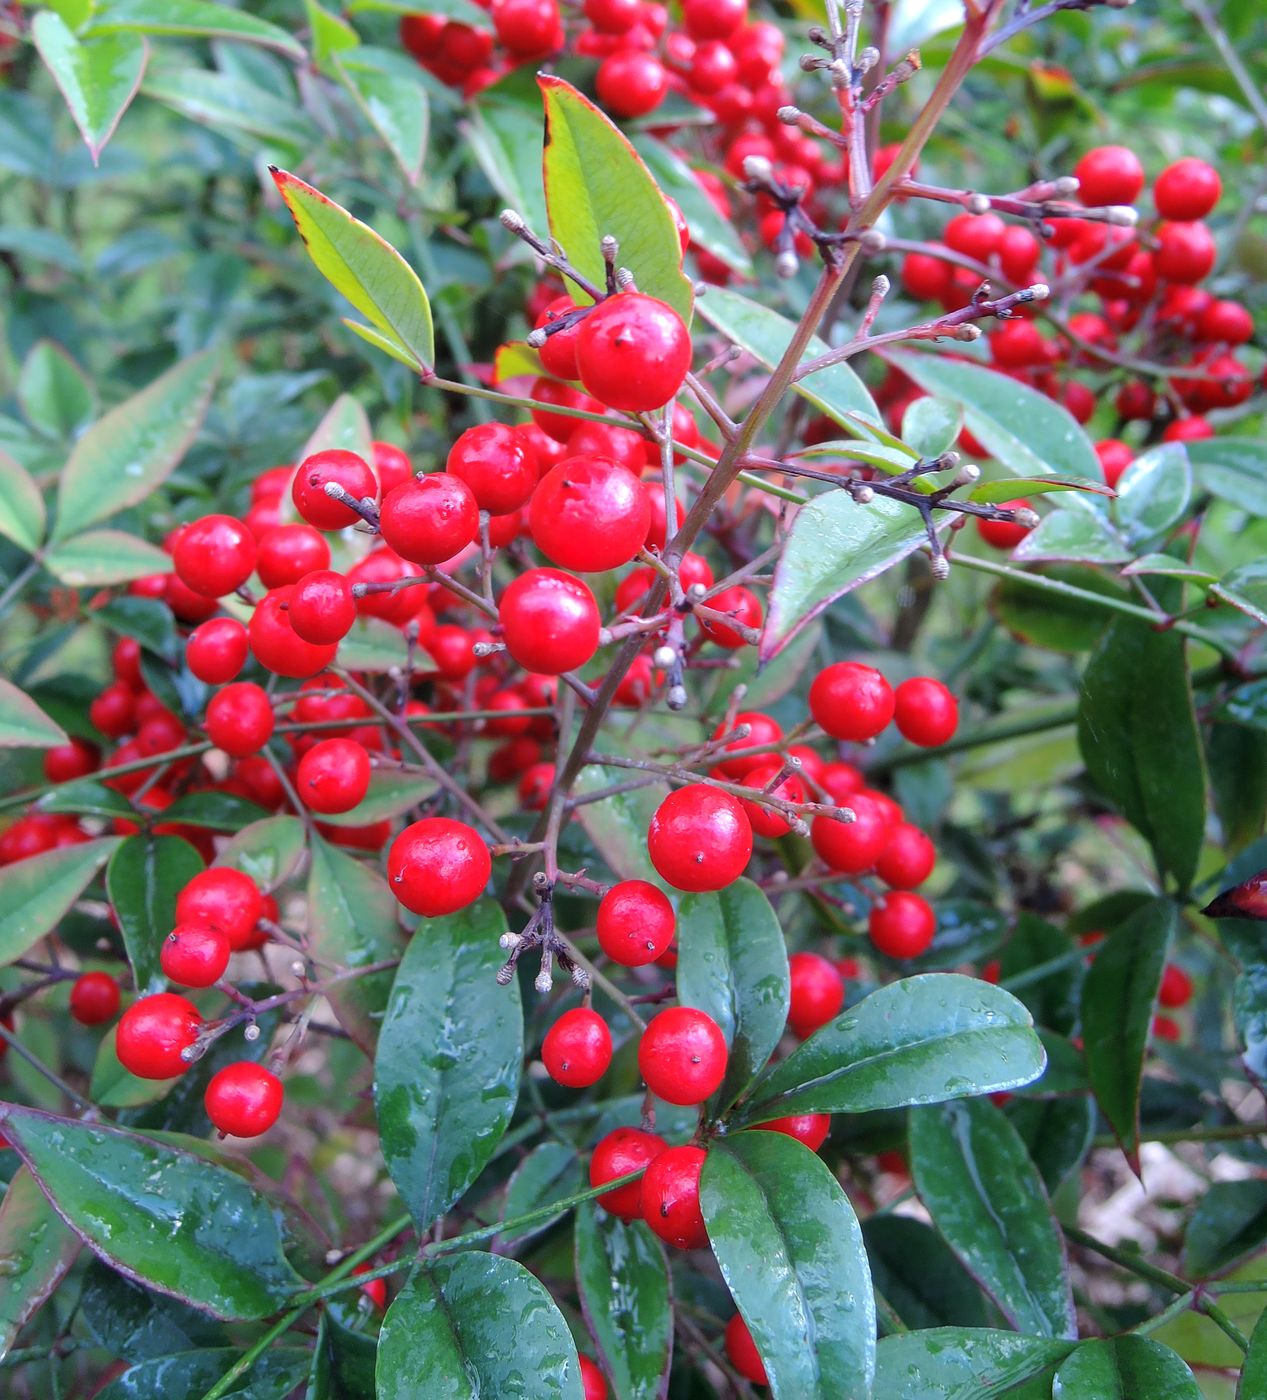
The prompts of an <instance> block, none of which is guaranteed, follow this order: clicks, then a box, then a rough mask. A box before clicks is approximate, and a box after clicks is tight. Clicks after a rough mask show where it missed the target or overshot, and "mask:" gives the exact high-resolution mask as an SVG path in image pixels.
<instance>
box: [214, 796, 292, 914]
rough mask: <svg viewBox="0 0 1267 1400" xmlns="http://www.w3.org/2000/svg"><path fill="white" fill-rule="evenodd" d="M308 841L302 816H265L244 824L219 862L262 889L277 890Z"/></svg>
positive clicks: (221, 855)
mask: <svg viewBox="0 0 1267 1400" xmlns="http://www.w3.org/2000/svg"><path fill="white" fill-rule="evenodd" d="M304 840H305V836H304V824H303V822H301V821H300V820H299V818H298V817H290V816H285V815H281V816H276V817H265V818H264V820H263V821H261V822H252V823H251V825H250V826H247V827H243V828H242V830H241V831H239V832H238V833H237V835H236V836H234V837H233V838H232V839H231V840H230V841H229V843H228V845H226V846H225V847H224V848H223V850H221V852H220V854H219V855H218V856H217V857H216V859H215V864H216V865H231V866H232V867H233V868H234V869H235V870H240V871H242V873H243V874H244V875H249V876H250V877H251V879H252V880H254V881H255V883H256V884H257V885H258V886H259V887H260V889H262V890H272V889H276V887H277V886H278V885H280V884H282V883H283V881H285V880H286V878H287V877H288V876H289V875H290V874H291V873H292V872H293V871H294V869H295V867H296V866H297V865H298V864H299V860H300V857H301V856H302V855H303V852H304ZM314 912H315V911H314Z"/></svg>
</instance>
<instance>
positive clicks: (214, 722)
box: [207, 681, 274, 758]
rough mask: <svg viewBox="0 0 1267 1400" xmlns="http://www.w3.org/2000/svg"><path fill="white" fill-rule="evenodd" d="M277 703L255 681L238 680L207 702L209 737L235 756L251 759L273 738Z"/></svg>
mask: <svg viewBox="0 0 1267 1400" xmlns="http://www.w3.org/2000/svg"><path fill="white" fill-rule="evenodd" d="M273 723H274V720H273V702H272V701H271V700H270V699H269V696H268V692H267V691H266V690H264V688H263V687H262V686H258V685H256V684H255V682H254V681H235V682H234V683H233V684H232V685H226V686H225V687H224V688H223V689H222V690H218V691H216V693H215V694H214V695H213V696H212V697H211V700H210V702H209V703H208V705H207V737H208V738H209V739H210V740H211V742H212V743H213V744H214V745H215V746H216V748H218V749H223V750H224V752H225V753H227V754H228V755H229V756H230V757H231V758H247V757H249V756H250V755H251V754H253V753H259V751H260V750H261V749H262V748H263V747H264V745H265V744H267V743H268V741H269V739H271V738H272V737H273Z"/></svg>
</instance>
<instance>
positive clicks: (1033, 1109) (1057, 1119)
mask: <svg viewBox="0 0 1267 1400" xmlns="http://www.w3.org/2000/svg"><path fill="white" fill-rule="evenodd" d="M1039 1083H1040V1084H1041V1083H1042V1081H1041V1080H1040V1081H1039ZM1005 1112H1006V1113H1007V1116H1008V1117H1009V1118H1010V1119H1011V1120H1012V1126H1013V1127H1014V1128H1015V1129H1016V1131H1017V1132H1018V1133H1019V1134H1020V1136H1021V1141H1022V1142H1023V1143H1024V1144H1025V1150H1026V1151H1027V1152H1028V1153H1029V1155H1030V1160H1031V1161H1032V1162H1033V1163H1034V1165H1035V1166H1036V1167H1037V1168H1038V1174H1039V1176H1041V1177H1042V1179H1043V1185H1044V1186H1045V1187H1046V1188H1047V1194H1048V1195H1049V1196H1054V1195H1055V1194H1056V1191H1057V1190H1058V1189H1059V1188H1060V1187H1061V1186H1062V1185H1063V1184H1064V1182H1065V1180H1066V1179H1067V1178H1068V1177H1069V1176H1070V1174H1071V1173H1073V1172H1075V1171H1077V1170H1078V1168H1079V1167H1081V1165H1082V1163H1083V1162H1084V1161H1085V1160H1086V1157H1087V1153H1088V1152H1090V1151H1091V1141H1092V1139H1093V1138H1094V1137H1095V1129H1096V1111H1095V1103H1094V1101H1093V1100H1092V1099H1091V1097H1090V1095H1089V1094H1088V1095H1086V1096H1085V1097H1080V1098H1062V1099H1039V1098H1023V1099H1022V1098H1017V1099H1013V1100H1012V1102H1011V1103H1010V1104H1008V1105H1007V1107H1006V1109H1005Z"/></svg>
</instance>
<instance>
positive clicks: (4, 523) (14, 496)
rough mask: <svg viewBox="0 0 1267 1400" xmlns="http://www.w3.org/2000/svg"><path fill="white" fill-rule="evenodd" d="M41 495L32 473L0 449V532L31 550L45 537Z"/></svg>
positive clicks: (30, 551) (18, 544) (29, 551)
mask: <svg viewBox="0 0 1267 1400" xmlns="http://www.w3.org/2000/svg"><path fill="white" fill-rule="evenodd" d="M44 524H45V510H44V497H43V495H42V494H41V492H40V488H39V487H38V486H37V485H36V484H35V482H34V481H33V480H32V479H31V474H30V472H28V471H27V470H26V468H25V467H23V466H20V465H19V464H18V463H17V462H15V461H14V460H13V458H12V457H10V456H9V455H8V453H6V452H0V535H3V536H4V538H5V539H6V540H12V541H13V543H14V544H16V545H17V546H18V547H19V548H20V549H25V550H26V552H27V553H28V554H33V553H34V552H35V550H36V548H37V546H38V545H39V543H40V541H41V540H42V539H43V538H44Z"/></svg>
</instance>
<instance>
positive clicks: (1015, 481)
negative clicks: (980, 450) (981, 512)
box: [968, 476, 1114, 506]
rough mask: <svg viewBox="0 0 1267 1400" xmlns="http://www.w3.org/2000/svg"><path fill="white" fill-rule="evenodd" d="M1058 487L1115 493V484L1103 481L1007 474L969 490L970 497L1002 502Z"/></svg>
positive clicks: (1095, 493)
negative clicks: (1110, 484) (1113, 485)
mask: <svg viewBox="0 0 1267 1400" xmlns="http://www.w3.org/2000/svg"><path fill="white" fill-rule="evenodd" d="M1054 491H1084V492H1090V494H1091V495H1093V496H1110V497H1111V496H1113V495H1114V491H1113V488H1112V487H1111V486H1106V485H1105V484H1104V483H1103V482H1102V481H1100V482H1097V481H1083V480H1081V479H1080V478H1078V477H1072V476H1005V477H1002V478H1001V479H1000V480H998V481H982V482H980V483H979V484H978V485H976V486H974V487H973V488H972V490H971V491H969V492H968V499H969V500H970V501H977V502H979V503H980V504H981V505H992V506H997V505H1002V504H1003V503H1004V502H1005V501H1014V500H1016V499H1017V497H1019V496H1046V495H1050V494H1051V493H1052V492H1054Z"/></svg>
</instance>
